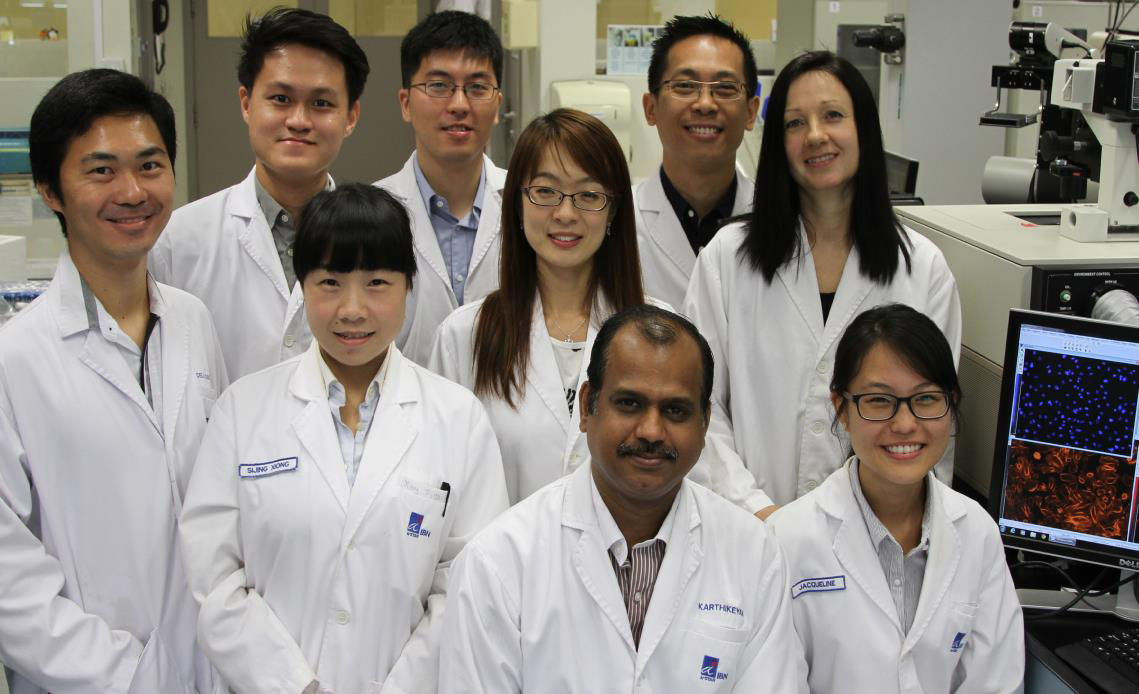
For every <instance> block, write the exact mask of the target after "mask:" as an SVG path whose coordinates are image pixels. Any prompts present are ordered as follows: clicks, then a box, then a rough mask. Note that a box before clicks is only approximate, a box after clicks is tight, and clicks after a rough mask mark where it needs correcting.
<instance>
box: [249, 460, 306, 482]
mask: <svg viewBox="0 0 1139 694" xmlns="http://www.w3.org/2000/svg"><path fill="white" fill-rule="evenodd" d="M296 469H297V458H296V456H294V457H292V458H279V459H277V460H270V461H268V462H265V463H247V464H245V465H238V466H237V474H238V475H240V476H241V477H242V478H251V477H268V476H269V475H275V474H277V473H278V472H292V471H294V470H296Z"/></svg>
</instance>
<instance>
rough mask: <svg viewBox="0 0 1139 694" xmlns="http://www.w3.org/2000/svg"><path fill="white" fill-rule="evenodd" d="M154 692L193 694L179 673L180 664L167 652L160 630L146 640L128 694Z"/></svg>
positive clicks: (149, 693) (153, 632)
mask: <svg viewBox="0 0 1139 694" xmlns="http://www.w3.org/2000/svg"><path fill="white" fill-rule="evenodd" d="M154 692H163V693H165V692H170V693H171V694H192V693H193V689H192V688H191V687H189V686H188V685H187V684H186V683H185V682H183V681H182V678H181V675H180V673H179V672H178V664H177V663H176V662H175V661H174V660H173V659H172V658H171V657H170V654H169V653H167V652H166V648H165V647H164V646H163V645H162V638H161V636H160V635H159V633H158V629H155V630H154V631H152V632H150V636H148V637H147V639H146V646H144V647H143V649H142V655H141V656H140V657H139V659H138V667H136V668H135V671H134V677H132V678H131V686H130V688H129V689H127V694H154Z"/></svg>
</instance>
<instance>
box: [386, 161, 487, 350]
mask: <svg viewBox="0 0 1139 694" xmlns="http://www.w3.org/2000/svg"><path fill="white" fill-rule="evenodd" d="M414 159H415V152H412V153H411V157H410V158H408V160H407V163H406V164H404V165H403V168H402V169H400V170H399V171H398V172H397V173H394V174H392V175H391V176H388V177H387V178H385V179H383V180H380V181H376V183H375V185H377V186H379V187H381V188H383V189H385V190H387V191H388V192H389V193H391V194H392V195H393V196H395V197H396V198H398V199H399V200H400V202H402V203H403V204H404V206H406V207H407V213H408V216H410V217H411V235H412V239H413V240H414V241H415V262H416V264H417V265H418V268H417V270H418V272H417V273H416V275H415V282H414V284H413V286H412V290H411V293H410V294H409V296H408V299H407V317H406V318H405V319H404V321H403V330H401V331H400V333H399V336H398V337H397V338H396V341H395V343H396V346H397V347H399V349H400V351H401V352H403V354H404V356H406V357H407V358H408V359H410V360H412V361H413V362H415V363H416V364H427V360H428V358H429V357H430V356H431V346H432V345H433V344H434V342H435V329H436V328H438V327H439V324H440V323H442V322H443V319H444V318H446V317H447V316H448V315H450V313H451V311H454V310H455V309H456V308H458V307H459V301H458V299H456V298H455V292H454V290H452V289H451V279H450V276H449V275H448V274H447V263H445V262H444V261H443V251H441V250H440V249H439V239H438V238H437V237H436V236H435V227H433V226H431V217H430V215H428V213H427V202H426V201H425V200H424V199H423V196H422V195H421V194H420V192H419V183H418V182H416V180H415V168H414V164H413V163H412V162H413V160H414ZM483 166H484V167H485V168H484V171H485V172H486V186H485V188H484V189H483V200H482V212H481V213H480V215H479V228H478V231H476V232H475V245H474V249H473V250H472V251H471V264H470V266H469V267H468V269H467V280H466V284H465V285H464V287H463V303H464V304H467V303H472V302H475V301H478V300H479V299H481V298H483V297H484V296H486V295H487V294H489V293H491V292H492V291H494V290H495V289H498V256H499V249H500V248H501V247H502V240H501V239H502V234H501V232H500V229H499V227H500V222H501V220H502V187H503V186H504V185H505V184H506V169H500V168H498V167H497V166H495V165H494V162H492V161H491V160H490V158H489V157H486V156H484V157H483Z"/></svg>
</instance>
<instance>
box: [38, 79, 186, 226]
mask: <svg viewBox="0 0 1139 694" xmlns="http://www.w3.org/2000/svg"><path fill="white" fill-rule="evenodd" d="M135 114H139V115H144V116H148V117H149V118H150V119H151V120H152V121H154V125H155V126H156V127H157V128H158V134H159V135H161V136H162V144H163V146H164V147H165V148H166V155H167V157H169V159H170V165H171V166H173V165H174V157H175V155H176V154H177V150H178V142H177V136H176V129H175V126H174V109H172V108H170V102H168V101H167V100H166V98H165V97H164V96H162V95H161V94H159V93H158V92H155V91H154V90H152V89H150V88H149V87H147V86H146V84H144V83H143V81H142V80H140V79H139V78H137V77H135V76H134V75H128V74H127V73H125V72H119V71H118V70H108V69H103V68H100V69H94V70H83V71H82V72H73V73H71V74H70V75H67V76H66V77H64V78H63V79H61V80H60V81H58V82H56V83H55V86H53V87H52V88H51V89H50V90H48V93H47V94H45V95H44V98H43V99H41V100H40V103H39V105H37V106H36V110H35V112H33V113H32V122H31V129H30V133H29V135H28V150H29V154H30V158H31V160H32V180H33V181H35V182H36V183H37V184H44V185H46V186H47V188H48V190H50V191H51V193H52V195H54V196H55V197H56V198H57V199H58V200H59V201H60V202H66V201H65V200H64V199H63V191H62V190H61V189H60V186H59V168H60V166H61V165H62V164H63V160H64V158H65V157H66V156H67V150H68V147H70V146H71V141H72V140H74V139H75V138H77V137H81V136H82V135H83V134H85V133H86V132H87V131H88V130H90V129H91V125H92V124H93V123H94V122H95V121H96V120H97V119H99V118H102V117H103V116H129V115H135ZM55 216H56V217H57V218H59V225H60V227H61V228H62V229H63V235H64V236H67V223H66V222H65V221H64V219H63V215H62V214H60V213H59V212H56V213H55Z"/></svg>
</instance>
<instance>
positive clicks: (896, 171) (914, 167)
mask: <svg viewBox="0 0 1139 694" xmlns="http://www.w3.org/2000/svg"><path fill="white" fill-rule="evenodd" d="M886 184H887V185H888V186H889V187H890V192H891V193H892V194H895V195H914V194H916V193H917V190H918V163H917V162H916V161H914V160H913V159H909V158H907V157H903V156H902V155H900V154H895V153H893V152H886Z"/></svg>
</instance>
